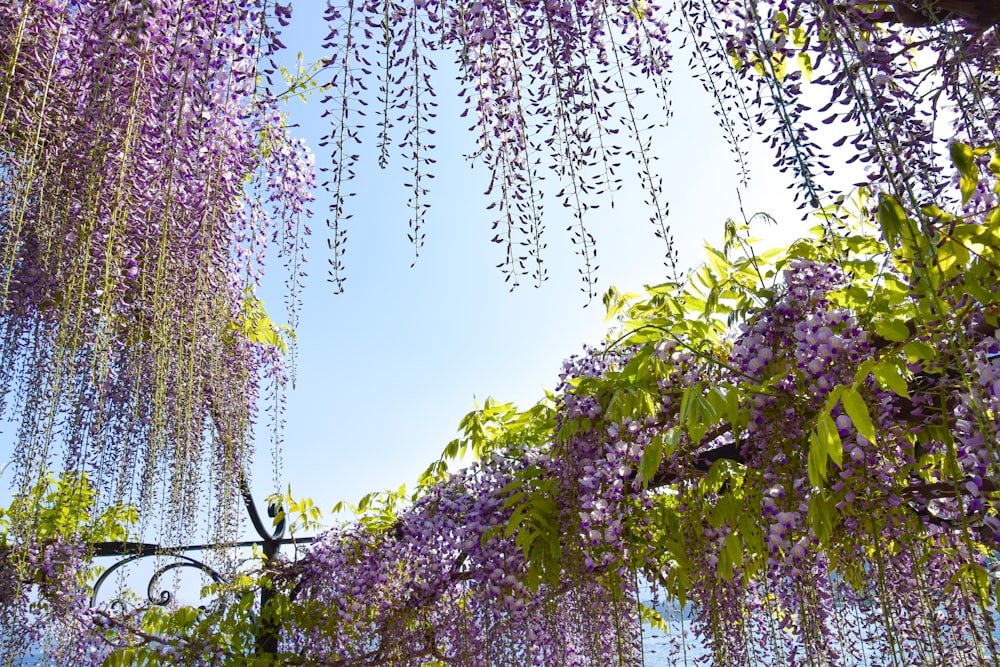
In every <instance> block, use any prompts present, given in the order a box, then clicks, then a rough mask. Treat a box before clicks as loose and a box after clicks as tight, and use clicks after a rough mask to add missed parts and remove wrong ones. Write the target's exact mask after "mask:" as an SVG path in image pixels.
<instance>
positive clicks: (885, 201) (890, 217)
mask: <svg viewBox="0 0 1000 667" xmlns="http://www.w3.org/2000/svg"><path fill="white" fill-rule="evenodd" d="M878 224H879V226H880V227H881V228H882V238H884V239H885V242H886V244H888V246H889V248H890V249H892V248H895V247H896V246H897V245H898V244H899V236H900V234H902V232H903V225H904V224H906V212H905V211H903V207H902V206H900V205H899V202H898V201H896V199H895V198H894V197H892V196H890V195H886V194H883V195H880V196H879V200H878Z"/></svg>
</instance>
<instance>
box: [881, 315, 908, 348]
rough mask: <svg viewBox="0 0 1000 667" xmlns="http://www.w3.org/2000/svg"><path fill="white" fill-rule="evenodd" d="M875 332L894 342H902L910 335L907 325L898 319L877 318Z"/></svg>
mask: <svg viewBox="0 0 1000 667" xmlns="http://www.w3.org/2000/svg"><path fill="white" fill-rule="evenodd" d="M875 333H877V334H878V335H879V336H881V337H882V338H885V339H886V340H889V341H892V342H894V343H902V342H904V341H906V340H907V339H908V338H909V337H910V329H909V327H907V326H906V323H905V322H901V321H899V320H878V321H877V322H875Z"/></svg>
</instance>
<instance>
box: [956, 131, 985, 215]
mask: <svg viewBox="0 0 1000 667" xmlns="http://www.w3.org/2000/svg"><path fill="white" fill-rule="evenodd" d="M951 161H952V162H953V163H954V164H955V167H957V168H958V173H959V174H961V176H962V178H961V182H960V183H959V187H961V189H962V203H963V204H965V203H967V202H968V201H969V198H970V197H972V193H973V192H975V191H976V185H978V184H979V167H977V166H976V159H975V154H974V152H973V150H972V148H971V147H970V146H966V145H965V144H963V143H959V142H957V141H956V142H955V143H953V144H952V145H951Z"/></svg>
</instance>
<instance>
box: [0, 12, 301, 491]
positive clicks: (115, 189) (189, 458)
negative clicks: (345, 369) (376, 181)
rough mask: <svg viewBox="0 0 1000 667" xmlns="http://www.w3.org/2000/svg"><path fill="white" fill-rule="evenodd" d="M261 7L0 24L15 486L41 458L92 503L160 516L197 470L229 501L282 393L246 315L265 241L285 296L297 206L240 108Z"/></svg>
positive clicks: (252, 97) (2, 217)
mask: <svg viewBox="0 0 1000 667" xmlns="http://www.w3.org/2000/svg"><path fill="white" fill-rule="evenodd" d="M270 6H271V3H266V2H258V1H256V0H246V1H244V2H227V3H217V2H174V1H172V0H146V1H144V2H112V3H109V2H96V1H94V2H91V1H88V0H79V1H78V0H51V1H34V0H31V1H28V2H16V3H3V5H2V6H0V395H2V396H3V397H4V398H3V404H4V408H5V409H6V413H5V414H6V415H8V416H11V417H13V418H15V419H20V421H21V427H20V431H19V438H18V447H17V451H18V462H17V466H18V468H19V472H18V478H19V480H20V481H21V484H22V486H24V487H25V488H27V486H28V485H30V484H31V483H32V480H33V479H36V478H37V477H38V476H39V474H40V471H41V470H42V469H43V468H44V467H46V466H48V465H50V464H51V463H52V462H53V460H59V459H61V461H60V465H61V466H62V467H63V468H65V469H67V470H89V471H90V472H91V477H92V479H93V480H94V481H95V482H96V483H97V485H98V486H99V487H100V488H101V489H102V490H103V491H105V492H106V493H107V494H108V495H107V500H108V502H114V501H115V499H121V498H128V499H131V500H133V501H137V502H141V503H147V506H150V507H152V506H156V505H166V506H168V507H173V508H178V507H180V506H181V505H182V504H185V503H187V504H188V505H191V504H197V502H198V500H197V499H198V498H199V497H201V494H202V493H203V492H204V491H205V489H204V485H203V484H202V481H201V480H202V474H201V472H200V470H201V468H202V466H203V465H204V464H205V463H206V462H207V461H210V462H211V465H212V466H213V467H214V468H215V469H216V470H217V471H219V472H218V474H217V479H218V481H219V482H220V487H219V489H220V492H221V493H223V495H226V494H228V496H229V497H235V494H234V489H235V484H236V480H237V477H238V475H239V474H240V473H239V471H240V468H241V466H242V465H243V464H244V462H245V460H246V456H247V454H248V448H249V442H250V440H251V437H250V435H251V430H252V427H253V423H254V421H255V419H256V410H257V408H256V398H257V396H258V393H259V389H260V385H261V383H262V382H264V381H266V382H270V383H272V384H275V383H276V384H279V385H280V384H281V382H282V378H283V376H284V373H285V369H284V367H283V364H282V362H281V361H280V355H278V354H277V352H276V350H275V346H274V345H273V344H270V343H268V342H266V341H263V340H260V339H255V338H253V337H252V336H251V335H248V333H247V332H248V331H249V332H252V331H253V329H254V325H255V323H252V322H251V323H248V322H246V321H245V316H246V312H247V308H246V307H245V300H246V299H247V295H248V294H250V295H252V294H253V289H254V288H255V286H256V282H257V281H258V279H259V276H260V270H261V266H262V264H263V261H264V256H265V253H266V249H267V246H268V244H269V243H272V237H280V239H279V238H275V240H277V241H279V242H280V243H281V244H282V246H283V247H282V249H283V250H284V251H285V253H286V255H288V256H292V257H291V259H289V264H290V267H292V271H293V276H294V281H298V280H299V275H298V273H299V272H300V268H299V266H298V263H299V262H300V259H301V258H300V257H299V256H298V254H297V253H298V251H299V249H300V248H301V245H302V244H303V243H304V241H305V236H306V234H307V233H308V230H307V229H303V226H302V219H303V217H304V216H306V215H308V203H309V201H310V200H311V199H312V194H311V189H312V187H313V174H312V163H311V157H310V156H309V153H308V151H306V150H305V149H304V147H303V146H302V145H301V144H300V143H297V142H296V141H294V140H293V139H291V138H290V137H289V136H288V134H287V128H285V127H284V126H283V124H282V121H281V117H280V114H279V113H277V111H276V110H275V103H274V100H273V99H270V98H269V97H268V96H267V94H266V93H262V92H261V91H260V90H258V84H257V77H258V76H261V75H264V74H266V72H263V71H261V69H260V66H259V62H260V60H261V59H262V58H263V57H264V56H266V55H268V54H269V53H270V51H271V50H273V46H274V41H275V40H276V36H275V34H274V33H273V32H272V31H271V30H270V29H269V28H268V27H267V24H268V21H269V20H270V19H268V16H267V14H268V12H270V11H271V10H272V9H273V8H272V9H268V8H269V7H270ZM248 183H256V184H257V187H249V186H248ZM276 230H277V231H276ZM157 479H160V480H166V485H165V486H163V487H160V488H161V489H162V490H161V491H159V492H155V493H154V491H153V489H155V488H156V485H155V484H154V483H153V482H154V480H157Z"/></svg>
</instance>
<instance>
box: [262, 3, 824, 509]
mask: <svg viewBox="0 0 1000 667" xmlns="http://www.w3.org/2000/svg"><path fill="white" fill-rule="evenodd" d="M294 21H295V22H294V24H293V26H292V27H291V28H289V29H287V30H286V32H285V33H284V35H283V38H282V39H283V41H284V42H285V43H286V44H287V46H288V53H289V57H290V58H294V55H295V53H296V52H297V51H300V50H301V51H305V52H306V56H307V59H309V58H312V57H315V53H316V52H315V51H314V50H313V47H314V45H315V44H316V43H318V39H319V38H321V37H322V32H323V30H324V28H323V26H322V24H321V22H320V20H319V14H318V9H317V10H313V9H312V8H310V7H308V6H306V5H305V4H304V3H300V4H299V6H297V7H296V14H295V17H294ZM286 37H287V39H286ZM685 58H686V56H683V55H682V56H678V58H677V60H676V62H677V70H679V72H678V74H676V76H675V78H674V82H673V85H672V88H671V98H672V101H673V111H674V117H673V118H672V120H671V123H670V125H669V127H668V128H667V129H666V130H665V131H663V132H661V133H659V135H658V136H657V139H656V143H655V151H656V154H657V156H658V157H659V160H658V162H657V168H658V169H659V170H660V175H661V176H662V177H663V179H664V182H665V194H666V196H667V198H668V200H669V202H670V210H671V214H670V217H669V221H670V223H671V225H672V226H673V231H674V234H675V237H676V240H677V245H678V248H679V251H680V267H681V268H687V267H691V266H694V265H696V264H699V263H701V262H702V261H703V259H704V252H703V250H702V246H703V242H704V241H705V240H708V241H709V242H713V243H715V242H718V240H719V239H720V238H721V234H722V226H723V223H724V221H725V219H726V218H727V217H739V216H740V211H739V204H738V200H737V194H736V193H737V190H736V188H737V178H736V168H735V165H734V161H733V158H732V155H731V153H730V152H729V149H728V148H727V147H726V145H725V143H724V141H723V139H722V133H721V131H720V130H719V128H718V126H717V124H716V122H715V117H714V116H713V114H712V111H711V101H710V99H709V97H708V95H707V94H706V93H704V91H703V90H702V89H701V86H700V84H698V83H697V82H695V81H693V80H692V79H690V78H688V75H687V74H686V69H687V68H686V67H685V66H684V61H685ZM446 60H450V58H446ZM456 90H457V88H456V85H454V84H453V82H452V81H451V80H450V79H449V78H448V77H447V76H442V77H439V79H438V93H439V97H438V100H439V102H440V103H441V107H440V109H439V117H438V119H437V128H438V130H439V132H438V134H437V135H435V137H434V141H435V143H436V144H437V146H438V150H437V155H436V157H437V158H438V164H437V169H436V172H435V173H436V176H437V177H436V178H435V179H434V180H433V181H431V182H430V183H431V186H432V188H433V190H432V192H431V195H430V201H431V202H432V204H433V207H432V208H431V210H430V213H429V215H428V225H427V226H426V229H425V231H426V233H427V238H426V244H425V246H424V248H423V249H422V250H421V256H420V259H419V261H418V262H417V264H416V266H415V267H413V268H410V264H411V262H412V261H413V248H412V246H411V245H410V243H409V241H408V240H407V238H406V233H407V231H408V229H407V221H408V219H409V213H408V210H407V208H406V200H407V196H408V191H407V189H406V188H404V187H403V186H402V183H403V175H402V174H401V172H400V171H399V169H398V166H399V165H400V164H401V161H400V160H399V159H398V156H396V157H397V159H396V161H395V165H394V166H395V169H390V170H387V171H384V172H382V171H379V170H378V168H377V166H376V164H375V157H376V153H375V151H376V148H375V145H374V143H370V144H368V145H367V146H366V147H362V151H364V150H365V149H367V151H368V152H367V153H363V155H362V157H363V164H362V167H361V169H359V171H358V179H357V180H356V181H355V184H354V189H355V190H356V191H357V193H358V194H357V197H355V198H354V200H353V201H352V202H351V204H350V205H351V207H352V209H353V211H354V212H355V216H354V218H353V219H352V220H350V221H349V231H348V235H349V240H348V253H347V256H346V264H347V276H348V280H347V283H346V292H345V293H344V294H342V295H339V296H333V295H332V293H331V289H330V288H329V286H328V284H327V283H326V282H325V277H326V276H325V266H326V257H325V255H324V252H325V246H326V243H325V240H324V238H323V236H322V235H323V233H324V223H323V220H324V217H323V215H324V211H325V207H326V205H327V199H326V197H327V196H326V195H325V194H324V193H322V192H320V193H318V195H317V196H318V201H317V202H316V206H315V208H316V212H317V215H316V218H315V219H314V221H313V227H314V229H315V230H316V233H317V235H316V236H315V237H314V238H313V245H314V246H315V247H314V250H313V252H312V254H311V257H310V259H311V271H312V275H311V276H310V279H309V285H308V288H307V290H306V292H305V293H304V300H305V307H304V308H303V310H302V315H301V317H302V320H301V325H300V327H299V330H298V334H299V355H300V356H299V365H298V384H297V387H296V389H295V390H294V391H292V392H290V394H289V396H288V410H287V413H286V417H287V431H286V434H285V436H286V444H285V447H284V468H283V471H282V472H283V474H282V478H281V480H280V481H279V484H281V485H287V484H291V485H292V492H293V495H295V496H299V497H301V496H308V497H311V498H313V499H314V500H315V501H316V503H317V505H318V506H319V507H321V508H322V509H324V511H325V510H328V509H329V508H330V507H331V506H332V505H333V504H334V503H335V502H336V501H338V500H347V501H351V502H353V501H356V500H357V499H358V498H360V497H361V496H362V495H363V494H364V493H367V492H368V491H374V490H383V489H389V488H391V489H395V488H397V487H398V486H399V485H400V484H401V483H404V482H405V483H407V484H408V485H409V484H412V482H413V481H414V480H415V478H416V476H417V475H418V474H419V473H420V472H421V471H422V470H423V469H424V468H425V467H426V466H427V465H428V464H429V463H430V462H431V461H433V460H434V459H436V458H437V456H438V455H439V454H440V452H441V450H442V449H443V448H444V446H445V445H446V444H447V442H448V441H449V440H451V439H452V438H453V437H455V429H456V427H457V424H458V421H459V419H460V418H461V417H462V416H463V415H464V414H465V413H467V412H468V411H469V410H471V409H472V408H473V401H474V398H478V399H479V401H480V402H482V400H483V399H485V398H486V397H487V396H493V397H495V398H497V399H499V400H501V401H514V402H516V403H517V404H518V405H520V406H524V407H528V406H529V405H530V404H532V403H533V402H534V401H535V400H537V399H538V398H540V397H541V396H542V394H543V391H544V389H546V388H554V386H555V384H556V382H557V375H558V372H559V369H560V364H561V362H562V360H563V359H564V358H566V357H568V356H569V355H571V354H573V353H575V352H577V351H579V350H580V348H581V345H582V344H584V343H595V342H598V341H599V340H600V339H601V338H602V336H603V334H604V332H605V331H606V330H607V327H608V325H607V324H605V323H604V310H603V305H602V304H601V302H600V300H599V299H595V300H594V301H593V302H592V303H590V305H589V306H587V307H584V306H585V305H586V303H587V301H586V297H585V295H584V294H583V293H582V292H581V291H580V290H579V286H580V281H579V277H578V273H577V270H578V269H579V267H580V266H581V264H580V260H579V258H578V257H577V256H575V255H574V254H573V249H572V247H571V245H570V235H569V233H568V232H566V231H565V229H566V227H567V226H568V225H569V224H571V223H572V218H571V216H570V214H569V213H568V212H567V211H566V210H565V209H563V208H562V207H561V206H560V203H559V201H557V200H555V199H553V198H551V197H550V198H549V200H548V201H547V205H546V209H545V210H546V218H545V220H546V225H547V231H546V239H547V242H548V246H549V247H548V248H547V251H546V253H545V255H544V259H545V261H546V265H547V266H548V270H549V276H550V279H549V280H548V282H546V283H545V284H544V285H543V286H542V287H541V288H540V289H535V288H534V287H532V286H531V285H530V279H528V280H527V281H526V282H527V284H525V285H523V286H522V287H521V288H519V289H518V290H516V291H514V292H513V293H511V292H509V291H508V288H507V286H506V284H505V283H504V282H503V276H502V274H501V273H500V271H499V270H498V269H496V268H494V267H495V265H496V264H497V263H499V262H500V261H501V260H502V259H503V254H502V253H503V249H502V248H501V247H500V246H497V245H494V244H492V243H490V242H489V239H490V238H491V237H492V235H493V232H492V231H491V229H490V223H491V220H492V219H493V218H492V215H491V212H489V211H486V210H485V207H486V199H485V198H484V197H483V196H482V195H481V193H482V192H483V191H484V190H485V188H486V184H487V180H486V179H487V176H488V174H487V171H486V169H485V168H484V166H483V165H482V164H477V165H475V167H474V168H471V167H470V163H468V162H467V161H465V160H463V158H462V155H463V154H465V153H469V152H471V151H472V150H473V148H474V146H475V143H474V142H475V138H474V136H473V135H472V134H471V133H469V132H467V131H466V128H467V127H468V125H469V124H470V121H469V120H468V119H460V118H459V117H458V113H459V112H460V109H461V108H460V107H459V106H458V104H457V98H456ZM290 111H291V113H292V117H291V121H292V122H297V123H300V124H301V125H302V126H303V130H304V131H305V133H306V134H305V136H306V138H307V139H308V140H309V142H310V144H312V145H313V146H316V143H317V140H316V137H317V135H318V134H319V133H320V132H321V131H322V126H321V125H320V124H319V123H320V122H321V121H319V120H318V115H319V111H320V109H319V104H318V101H314V100H311V101H310V102H308V103H307V104H305V105H302V104H301V103H298V102H296V103H293V104H292V105H291V106H290ZM370 120H371V119H370ZM371 122H374V121H373V120H371ZM754 149H755V150H754V151H753V157H752V160H753V162H752V167H753V181H752V183H751V187H750V188H749V190H747V191H745V192H744V193H743V201H744V204H745V210H746V211H747V214H748V215H750V214H752V213H754V212H756V211H767V212H769V213H771V214H772V215H774V216H775V217H776V218H777V219H778V220H779V221H780V222H781V223H782V225H781V229H779V230H774V229H772V230H766V229H761V231H762V232H765V233H768V234H769V235H771V236H779V237H780V236H783V237H784V238H793V237H796V236H798V235H801V234H802V233H804V232H805V229H806V228H807V227H809V226H811V225H812V224H813V223H808V224H807V223H803V222H802V221H801V212H799V211H796V210H795V208H794V205H793V203H792V197H791V194H792V193H791V191H790V190H788V189H786V185H787V180H786V179H784V178H779V177H777V175H776V174H775V171H774V170H773V169H772V168H771V167H770V161H771V159H770V158H771V154H770V152H769V151H767V152H765V151H763V150H760V149H759V148H758V147H757V146H756V145H755V146H754ZM316 150H317V151H322V150H324V149H322V148H318V147H317V149H316ZM317 157H318V161H320V162H322V161H323V160H324V159H328V156H324V155H322V154H319V155H318V156H317ZM635 172H636V169H635V168H634V167H632V166H630V165H628V164H626V165H623V168H622V170H621V174H622V175H623V176H625V177H626V179H627V177H628V176H630V175H632V174H634V173H635ZM558 189H559V186H557V185H556V182H555V180H554V178H553V179H550V181H549V183H548V186H547V191H548V192H556V191H558ZM615 199H616V206H615V208H614V209H612V208H611V207H610V206H608V205H605V206H602V207H601V208H600V209H598V210H596V211H592V212H591V214H590V215H589V217H588V219H587V224H588V226H589V228H590V230H591V232H592V233H593V234H594V235H595V236H596V237H597V247H598V260H599V262H598V263H599V265H600V270H599V274H598V275H599V283H598V286H599V288H600V293H603V292H604V291H605V290H606V289H607V288H608V287H609V286H610V285H616V286H618V287H619V288H622V289H628V290H634V291H638V290H640V289H641V287H642V285H643V284H656V283H658V282H662V281H663V280H664V279H665V278H666V273H665V269H664V266H663V252H664V245H663V243H662V242H661V241H659V240H658V239H656V238H655V237H654V235H653V233H654V228H653V225H652V224H651V223H650V222H649V220H648V218H649V212H648V211H647V210H646V209H645V208H644V206H643V205H642V201H643V199H644V196H643V194H642V193H641V192H640V191H639V190H638V188H636V187H634V186H633V187H629V185H628V184H627V185H626V189H625V190H623V191H622V192H619V193H617V194H616V196H615ZM771 245H773V244H769V245H768V247H771ZM272 277H273V278H274V279H276V280H277V279H278V274H277V272H276V273H275V274H274V275H273V276H272ZM274 298H277V297H274ZM269 305H270V302H269ZM270 307H271V308H276V307H277V304H274V305H273V306H270ZM262 447H264V444H263V443H262ZM269 458H270V457H269V455H268V454H267V452H266V450H264V449H262V450H261V451H260V452H259V453H258V455H257V460H256V465H255V470H256V473H255V479H254V489H255V494H256V495H257V496H258V497H262V496H263V495H266V493H267V492H268V491H269V490H270V488H273V487H272V486H271V485H272V484H273V483H274V480H273V474H272V473H271V467H270V464H269Z"/></svg>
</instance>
